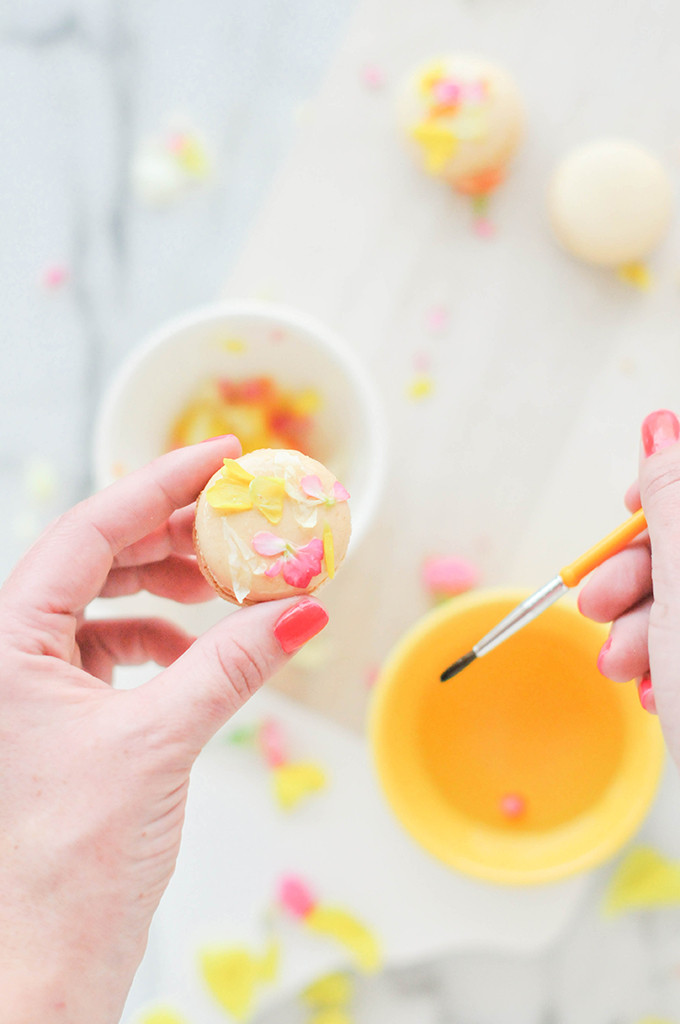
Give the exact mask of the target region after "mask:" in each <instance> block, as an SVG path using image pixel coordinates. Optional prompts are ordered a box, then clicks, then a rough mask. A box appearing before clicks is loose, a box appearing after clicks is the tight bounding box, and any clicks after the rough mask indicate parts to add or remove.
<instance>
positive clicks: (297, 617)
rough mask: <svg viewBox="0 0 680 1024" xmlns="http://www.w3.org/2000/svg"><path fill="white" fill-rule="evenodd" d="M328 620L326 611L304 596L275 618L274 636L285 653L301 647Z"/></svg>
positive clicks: (290, 652)
mask: <svg viewBox="0 0 680 1024" xmlns="http://www.w3.org/2000/svg"><path fill="white" fill-rule="evenodd" d="M327 622H328V613H327V612H326V609H325V608H322V607H321V605H320V604H318V603H317V602H316V601H312V600H311V599H310V598H308V597H305V598H303V599H302V601H298V603H297V604H296V605H293V607H292V608H289V609H288V611H286V612H284V613H283V615H282V616H281V617H280V618H279V619H277V621H276V625H275V626H274V636H275V637H276V639H277V640H278V641H279V643H280V644H281V648H282V650H283V651H284V652H285V653H286V654H292V653H293V651H297V650H299V649H300V647H303V646H304V645H305V644H306V643H307V641H308V640H311V639H312V637H313V636H316V634H317V633H320V632H321V630H322V629H323V628H324V626H325V625H326V623H327Z"/></svg>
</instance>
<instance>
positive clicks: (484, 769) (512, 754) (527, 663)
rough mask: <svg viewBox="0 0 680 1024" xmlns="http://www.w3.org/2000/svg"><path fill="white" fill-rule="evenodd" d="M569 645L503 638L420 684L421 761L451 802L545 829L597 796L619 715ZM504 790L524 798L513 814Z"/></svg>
mask: <svg viewBox="0 0 680 1024" xmlns="http://www.w3.org/2000/svg"><path fill="white" fill-rule="evenodd" d="M556 639H558V640H559V638H556ZM570 653H571V652H570V649H569V647H568V646H567V648H566V650H563V649H562V647H561V646H559V645H558V646H557V647H555V646H553V644H552V643H551V642H550V640H549V638H548V637H546V636H545V635H543V634H541V635H540V636H538V637H537V638H535V639H534V640H533V642H532V645H531V648H530V650H529V649H526V644H525V645H523V646H520V649H519V650H517V644H516V643H515V644H513V643H512V640H509V641H508V642H507V643H506V644H503V645H502V646H500V647H498V648H497V649H496V650H494V651H490V652H489V654H488V655H485V656H484V657H483V658H480V659H478V661H476V662H474V663H473V664H472V665H470V666H469V667H468V668H467V669H465V670H464V672H463V673H461V674H460V675H459V676H456V677H454V678H453V679H451V680H450V681H449V682H448V683H439V684H438V685H437V686H436V687H435V686H429V685H425V686H424V687H423V691H422V694H423V699H422V705H421V709H420V716H421V717H420V744H421V757H422V760H423V765H424V767H425V771H426V773H427V774H429V775H430V777H431V779H432V780H433V783H434V785H435V786H437V787H438V788H439V790H440V791H441V794H442V795H443V797H444V799H445V800H446V801H447V802H450V803H451V804H452V805H453V806H454V807H455V808H456V809H457V810H459V811H460V812H462V813H463V814H466V815H468V816H469V817H471V818H474V819H475V820H477V821H480V822H483V823H485V824H487V825H491V826H495V827H512V828H515V829H517V828H521V829H550V828H553V827H555V826H556V825H561V824H563V823H564V822H566V821H569V820H571V819H573V818H576V817H577V816H578V815H580V814H582V813H583V812H584V811H585V810H586V809H587V808H589V807H591V806H592V805H593V803H595V802H596V801H597V800H598V799H599V798H600V796H601V795H602V793H603V792H604V790H605V789H606V787H607V786H608V785H609V783H610V782H611V780H612V778H613V776H614V775H615V774H616V771H617V769H618V766H619V763H620V760H621V756H622V751H623V744H624V721H623V718H622V714H621V709H620V707H619V706H618V703H617V701H616V700H615V699H612V698H613V697H615V696H616V694H615V693H614V694H612V687H613V686H614V684H611V683H607V682H606V681H605V680H604V679H602V677H601V676H599V674H598V673H597V671H596V669H595V666H594V663H593V665H592V668H589V666H588V665H584V664H583V663H582V661H581V659H577V660H576V661H575V660H574V658H573V657H570ZM508 794H512V795H515V796H517V797H518V798H519V799H520V800H521V802H522V803H523V804H524V807H525V810H524V812H523V813H521V814H519V815H518V816H517V818H512V817H508V815H507V814H505V813H504V810H503V806H504V803H503V801H504V798H505V797H506V796H507V795H508Z"/></svg>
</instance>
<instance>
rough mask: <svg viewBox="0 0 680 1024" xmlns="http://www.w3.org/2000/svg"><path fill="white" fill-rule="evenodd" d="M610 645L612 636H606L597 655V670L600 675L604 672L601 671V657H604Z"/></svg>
mask: <svg viewBox="0 0 680 1024" xmlns="http://www.w3.org/2000/svg"><path fill="white" fill-rule="evenodd" d="M611 645H612V638H611V637H608V638H607V639H606V640H605V642H604V643H603V644H602V647H601V648H600V653H599V654H598V656H597V670H598V672H599V673H600V675H604V672H603V671H602V659H603V658H604V656H605V654H606V653H607V651H608V650H609V648H610V647H611Z"/></svg>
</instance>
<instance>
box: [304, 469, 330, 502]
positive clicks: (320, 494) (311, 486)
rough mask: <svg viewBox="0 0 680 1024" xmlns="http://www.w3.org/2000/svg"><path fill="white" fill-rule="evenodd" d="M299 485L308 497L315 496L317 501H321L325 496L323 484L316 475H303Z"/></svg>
mask: <svg viewBox="0 0 680 1024" xmlns="http://www.w3.org/2000/svg"><path fill="white" fill-rule="evenodd" d="M300 487H301V488H302V490H303V491H304V492H305V494H306V495H307V496H308V497H309V498H317V499H318V500H319V501H322V500H323V499H324V498H325V496H326V492H325V491H324V489H323V484H322V483H321V480H320V479H319V477H318V476H316V475H313V476H303V478H302V480H301V481H300Z"/></svg>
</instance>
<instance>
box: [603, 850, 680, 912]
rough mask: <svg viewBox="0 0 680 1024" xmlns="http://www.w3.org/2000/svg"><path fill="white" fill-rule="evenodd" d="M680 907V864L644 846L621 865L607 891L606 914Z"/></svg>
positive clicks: (632, 853) (626, 858)
mask: <svg viewBox="0 0 680 1024" xmlns="http://www.w3.org/2000/svg"><path fill="white" fill-rule="evenodd" d="M677 906H680V863H679V862H677V861H671V860H668V859H667V858H666V857H664V856H662V854H660V853H659V852H658V851H657V850H654V849H652V848H651V847H646V846H641V847H638V848H637V849H635V850H633V851H632V852H631V853H629V854H628V856H627V857H625V858H624V859H623V861H622V862H621V863H620V864H619V866H618V869H617V871H616V872H615V874H614V876H613V878H612V879H611V881H610V883H609V888H608V890H607V892H606V894H605V899H604V910H605V913H607V914H620V913H623V912H624V911H626V910H645V909H654V908H659V907H677Z"/></svg>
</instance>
